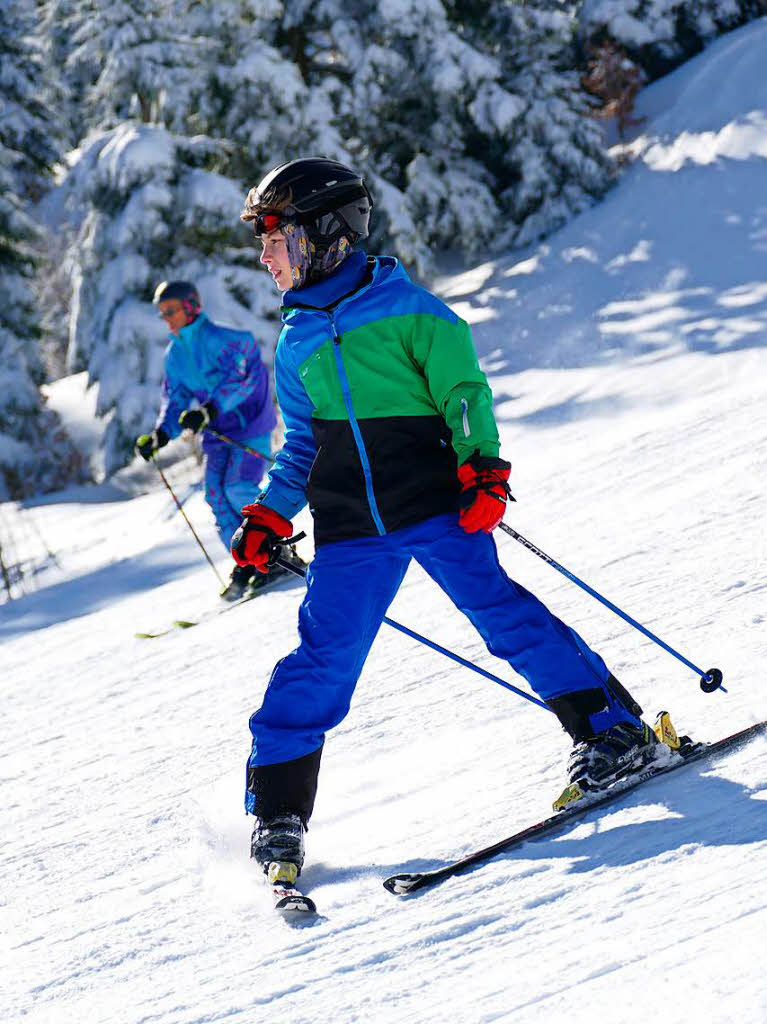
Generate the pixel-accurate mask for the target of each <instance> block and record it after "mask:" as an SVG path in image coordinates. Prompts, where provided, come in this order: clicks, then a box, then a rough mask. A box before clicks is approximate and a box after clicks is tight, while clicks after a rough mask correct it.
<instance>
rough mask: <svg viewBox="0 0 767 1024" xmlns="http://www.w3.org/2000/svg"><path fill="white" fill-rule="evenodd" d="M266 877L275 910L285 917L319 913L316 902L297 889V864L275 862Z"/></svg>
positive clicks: (270, 866)
mask: <svg viewBox="0 0 767 1024" xmlns="http://www.w3.org/2000/svg"><path fill="white" fill-rule="evenodd" d="M266 877H267V879H268V881H269V884H270V885H271V887H272V900H273V901H274V909H275V910H277V911H279V912H280V913H281V914H282V915H283V916H284V917H290V916H292V915H293V914H301V915H311V914H316V913H317V908H316V906H315V905H314V900H312V899H310V898H309V897H308V896H306V895H305V894H304V893H302V892H301V890H300V889H297V888H296V879H297V878H298V868H297V867H296V865H295V864H293V863H291V862H290V861H274V862H273V863H271V864H270V865H269V867H268V869H267V872H266ZM296 920H298V918H296Z"/></svg>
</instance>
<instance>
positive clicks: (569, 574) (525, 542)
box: [500, 523, 727, 693]
mask: <svg viewBox="0 0 767 1024" xmlns="http://www.w3.org/2000/svg"><path fill="white" fill-rule="evenodd" d="M500 528H501V530H503V532H504V533H507V534H508V535H509V536H510V537H513V538H514V540H518V541H519V543H520V544H522V545H523V546H524V547H526V548H527V550H528V551H532V553H533V554H534V555H537V556H538V557H539V558H542V559H543V561H544V562H547V563H548V564H549V565H550V566H551V567H552V568H553V569H556V570H557V571H558V572H561V573H562V575H563V576H566V577H567V578H568V579H569V580H570V581H571V582H572V583H575V584H576V586H579V587H580V588H581V590H585V591H586V593H587V594H591V596H592V597H593V598H595V599H596V600H597V601H599V602H600V604H603V605H604V606H605V607H606V608H609V609H610V611H611V612H615V614H616V615H618V616H620V618H622V619H623V620H624V621H625V622H628V623H629V625H631V626H633V627H634V629H638V630H639V632H640V633H644V635H645V636H646V637H648V638H649V639H650V640H652V641H653V642H654V643H656V644H658V646H659V647H662V648H663V650H664V651H668V653H669V654H671V655H673V656H674V657H675V658H677V659H678V660H679V661H681V662H682V664H683V665H686V666H687V667H688V668H690V669H692V670H693V672H697V674H698V675H699V676H703V677H704V678H705V677H707V676H708V673H707V672H704V671H703V669H701V668H698V666H697V665H694V664H693V663H692V662H691V661H688V659H687V658H685V657H684V655H682V654H680V653H679V651H675V650H674V648H673V647H669V645H668V644H667V643H664V642H663V640H661V639H660V637H657V636H656V635H655V634H654V633H651V632H650V630H649V629H646V628H645V627H644V626H643V625H642V624H641V623H640V622H637V621H636V619H632V618H631V616H630V615H627V614H626V612H624V611H622V610H621V609H620V608H618V606H617V605H614V604H613V603H612V601H608V600H607V598H606V597H602V595H601V594H599V593H597V591H596V590H594V589H593V587H590V586H589V585H588V583H584V582H583V580H580V579H578V577H577V576H576V575H575V574H574V573H572V572H570V571H569V569H565V567H564V566H563V565H560V564H559V562H556V561H554V559H553V558H552V557H551V555H547V554H546V552H545V551H541V549H540V548H539V547H536V545H535V544H533V543H532V541H529V540H527V538H526V537H523V536H522V534H521V533H517V531H516V530H514V529H512V528H511V527H510V526H508V525H507V524H506V523H501V524H500ZM718 689H720V690H723V691H724V692H725V693H726V692H727V691H726V690H725V688H724V687H723V686H719V687H718Z"/></svg>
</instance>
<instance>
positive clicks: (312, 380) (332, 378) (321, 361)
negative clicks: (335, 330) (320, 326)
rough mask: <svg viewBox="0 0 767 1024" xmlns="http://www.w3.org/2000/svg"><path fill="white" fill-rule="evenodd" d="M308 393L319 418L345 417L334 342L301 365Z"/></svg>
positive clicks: (325, 345)
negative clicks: (334, 353)
mask: <svg viewBox="0 0 767 1024" xmlns="http://www.w3.org/2000/svg"><path fill="white" fill-rule="evenodd" d="M298 375H299V377H300V378H301V383H302V384H303V386H304V388H305V390H306V393H307V395H308V396H309V398H310V399H311V402H312V405H313V406H314V415H315V416H317V417H318V418H319V419H329V420H333V419H345V418H346V410H345V407H344V399H343V392H342V391H341V382H340V381H339V379H338V371H337V369H336V362H335V358H334V356H333V342H331V341H328V342H326V344H324V345H323V346H322V347H321V348H319V349H317V351H316V352H313V353H312V355H310V356H309V358H308V359H307V360H306V362H304V363H302V365H301V366H300V367H299V370H298Z"/></svg>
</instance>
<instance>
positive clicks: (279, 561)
mask: <svg viewBox="0 0 767 1024" xmlns="http://www.w3.org/2000/svg"><path fill="white" fill-rule="evenodd" d="M303 536H304V534H303V533H300V534H296V535H295V536H293V537H288V539H287V540H286V541H285V543H286V544H292V543H294V542H295V541H297V540H299V539H300V538H301V537H303ZM275 564H276V565H279V566H281V567H282V568H283V569H287V571H288V572H292V573H293V574H294V575H295V576H300V577H301V579H306V570H305V569H301V568H299V567H298V566H296V565H291V563H290V562H288V561H287V560H286V559H283V558H280V557H279V556H278V557H277V558H276V559H275ZM383 621H384V622H385V623H386V625H387V626H391V627H392V628H393V629H398V630H399V631H400V633H404V634H405V636H409V637H410V638H411V639H412V640H417V641H418V642H419V643H422V644H425V645H426V647H431V649H432V650H433V651H437V652H438V653H439V654H444V655H445V657H446V658H450V660H451V661H455V662H457V663H458V664H459V665H463V666H464V668H470V669H471V670H472V672H477V673H478V674H479V675H481V676H484V677H485V679H492V681H493V682H494V683H498V685H499V686H503V687H504V689H506V690H511V692H512V693H516V694H517V695H518V696H520V697H524V698H525V700H529V701H530V703H531V704H537V705H538V707H541V708H545V710H546V711H552V709H551V708H550V707H549V706H548V704H546V703H544V701H542V700H539V699H538V698H537V697H533V696H532V694H529V693H525V691H524V690H520V689H519V688H518V687H516V686H513V685H512V684H511V683H507V682H506V680H505V679H501V677H500V676H494V675H493V673H492V672H487V671H486V670H485V669H484V668H480V667H479V665H475V664H474V662H473V661H468V660H467V659H466V658H462V657H461V655H460V654H455V653H454V652H453V651H449V650H448V649H447V648H446V647H441V646H440V645H439V644H437V643H435V642H434V641H433V640H429V639H427V638H426V637H425V636H421V634H420V633H416V632H415V630H413V629H408V627H407V626H403V625H402V623H401V622H395V620H394V619H390V618H389V617H388V616H387V615H384V618H383ZM552 714H553V711H552Z"/></svg>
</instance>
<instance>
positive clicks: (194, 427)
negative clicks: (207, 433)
mask: <svg viewBox="0 0 767 1024" xmlns="http://www.w3.org/2000/svg"><path fill="white" fill-rule="evenodd" d="M215 418H216V407H215V405H214V404H213V403H212V402H203V403H202V405H201V406H200V408H199V409H184V411H183V412H182V413H181V415H180V416H179V418H178V422H179V425H180V426H181V427H182V428H183V429H184V430H191V431H192V433H193V434H198V433H199V432H200V431H201V430H202V428H203V427H207V425H208V424H209V423H210V421H211V420H213V419H215Z"/></svg>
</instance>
